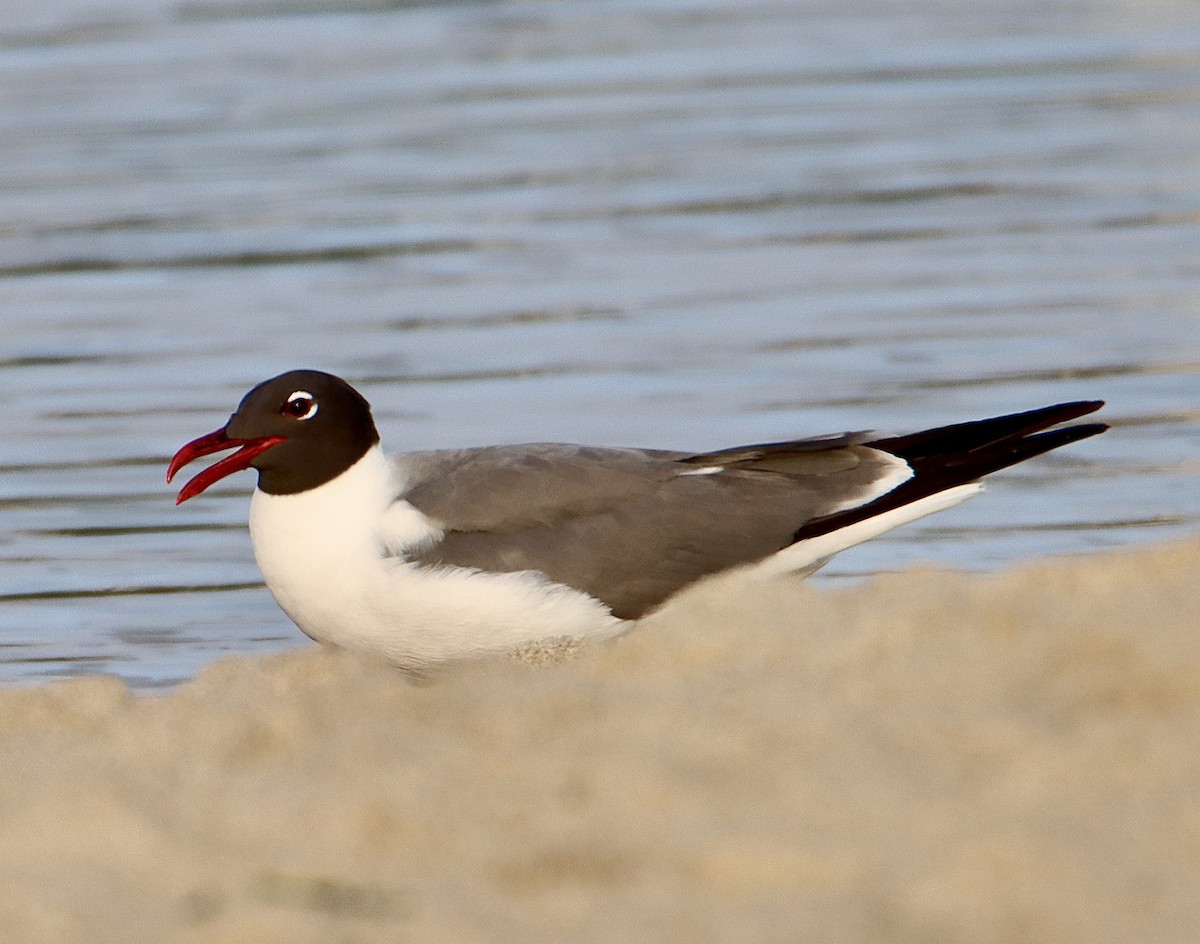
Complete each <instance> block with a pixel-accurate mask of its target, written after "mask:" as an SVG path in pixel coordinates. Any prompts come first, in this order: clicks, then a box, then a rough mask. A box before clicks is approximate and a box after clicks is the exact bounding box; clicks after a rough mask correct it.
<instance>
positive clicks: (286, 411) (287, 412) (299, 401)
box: [280, 390, 317, 420]
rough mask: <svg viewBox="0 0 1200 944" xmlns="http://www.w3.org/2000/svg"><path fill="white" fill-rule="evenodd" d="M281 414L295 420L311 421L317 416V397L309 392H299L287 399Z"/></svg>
mask: <svg viewBox="0 0 1200 944" xmlns="http://www.w3.org/2000/svg"><path fill="white" fill-rule="evenodd" d="M280 412H282V413H283V415H284V416H290V417H291V418H292V419H294V420H311V419H312V418H313V417H314V416H316V415H317V400H316V397H314V396H313V395H312V394H311V393H309V392H308V391H307V390H297V391H296V392H295V393H293V394H292V395H291V396H289V397H288V398H287V402H286V403H284V405H283V409H282V410H281V411H280Z"/></svg>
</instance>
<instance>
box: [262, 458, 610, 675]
mask: <svg viewBox="0 0 1200 944" xmlns="http://www.w3.org/2000/svg"><path fill="white" fill-rule="evenodd" d="M402 484H403V483H400V482H397V481H396V480H395V476H394V471H393V466H392V465H391V464H390V463H389V462H388V460H387V459H386V458H385V457H384V455H383V452H382V451H381V450H380V448H379V447H378V446H375V447H373V448H372V449H370V450H369V451H368V452H367V453H366V454H365V455H364V456H363V457H362V458H361V459H359V460H358V462H357V463H355V464H354V465H353V466H351V467H350V468H349V469H347V470H346V471H345V472H343V473H342V474H341V475H339V476H338V477H337V478H335V479H333V480H331V481H329V482H326V483H325V484H324V485H321V486H319V487H318V488H314V489H310V490H308V491H305V492H299V493H296V494H294V495H268V494H266V493H265V492H262V491H259V490H255V492H254V497H253V499H252V500H251V503H250V537H251V540H252V541H253V543H254V555H255V557H256V558H257V560H258V566H259V568H260V569H261V570H262V573H263V577H264V578H266V581H267V586H268V587H270V589H271V592H272V593H273V594H274V596H275V599H276V600H277V601H278V602H279V605H280V606H281V607H282V608H283V610H284V611H285V612H286V613H287V614H288V616H290V617H291V618H292V619H293V620H294V621H295V623H296V625H297V626H299V627H300V628H301V629H302V630H303V631H304V632H305V633H306V634H308V635H309V636H311V637H312V638H314V639H317V640H319V641H321V642H328V643H333V644H336V645H341V646H346V647H348V648H354V649H365V650H367V651H372V652H377V653H379V654H381V655H384V656H386V657H387V658H390V659H392V660H393V661H395V662H398V663H400V664H408V665H419V664H424V663H428V662H434V661H439V660H442V659H449V658H456V657H463V656H470V655H476V654H478V653H480V652H485V651H489V650H490V651H495V650H498V649H511V648H514V647H516V646H519V645H521V644H523V643H526V642H530V641H533V640H539V639H547V638H551V637H556V636H574V637H580V636H595V635H611V634H612V633H613V632H615V631H617V630H618V629H619V627H621V625H622V624H621V621H620V620H617V619H616V618H615V617H613V616H612V614H611V613H609V611H608V609H607V608H606V607H604V606H603V605H601V604H600V603H599V602H598V601H596V600H594V599H592V598H591V597H589V596H587V595H586V594H583V593H581V592H579V591H577V590H573V589H571V588H569V587H565V586H562V585H559V584H553V583H551V582H550V581H548V580H547V579H546V578H545V577H544V576H542V575H541V574H536V573H533V572H529V571H523V572H519V573H505V574H486V573H480V572H478V571H473V570H467V569H463V568H453V567H439V568H429V567H420V566H418V565H416V564H414V563H411V562H410V561H408V560H407V559H406V556H405V555H406V552H408V551H411V550H412V549H414V548H416V547H419V546H423V545H428V544H431V543H435V542H436V541H438V540H440V539H441V536H442V529H441V527H440V526H439V524H438V522H436V521H434V520H432V519H430V518H428V517H426V516H425V515H424V514H422V513H421V512H419V511H418V510H417V509H415V508H414V507H413V506H412V505H410V504H409V503H408V502H406V501H403V500H402V499H401V500H398V499H396V497H395V496H396V495H397V494H399V493H400V491H401V486H402Z"/></svg>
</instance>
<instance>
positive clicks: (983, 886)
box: [0, 543, 1200, 944]
mask: <svg viewBox="0 0 1200 944" xmlns="http://www.w3.org/2000/svg"><path fill="white" fill-rule="evenodd" d="M1198 556H1200V545H1197V544H1194V543H1193V544H1187V545H1181V546H1180V545H1177V546H1171V547H1163V548H1158V549H1152V550H1145V551H1138V552H1127V553H1123V554H1119V555H1113V556H1107V557H1092V558H1086V559H1078V560H1068V561H1052V562H1041V563H1037V564H1034V565H1030V566H1026V567H1023V568H1021V569H1019V570H1014V571H1012V572H1008V573H1003V574H1000V575H996V576H968V575H961V574H951V573H942V572H933V571H923V570H913V571H907V572H904V573H900V574H895V575H890V576H886V577H881V578H876V579H874V580H872V581H871V582H870V583H868V584H866V585H865V586H860V587H854V588H846V589H844V590H839V591H835V592H830V591H822V590H818V589H814V588H812V587H808V586H805V585H804V584H802V583H792V582H780V583H777V584H773V585H769V586H767V587H765V588H764V587H750V586H746V585H745V584H741V583H739V581H738V579H737V578H736V577H729V578H723V579H721V580H718V581H714V582H711V583H709V584H707V585H703V586H701V587H699V588H697V589H696V590H695V591H693V592H691V593H689V594H688V595H687V596H685V597H683V598H681V599H680V600H679V601H678V603H677V604H675V605H673V606H672V607H671V608H669V609H668V610H666V611H664V612H662V613H660V614H659V615H658V616H656V617H654V618H652V619H650V620H648V621H646V622H645V623H644V624H643V625H642V626H641V627H640V629H639V631H638V632H636V633H635V634H633V635H630V636H627V637H625V638H623V639H621V640H618V641H617V642H615V643H610V644H607V645H605V646H603V647H595V648H588V649H586V650H584V651H581V652H578V653H574V654H571V656H570V657H569V658H566V659H565V660H564V659H558V658H555V656H556V653H553V652H551V653H547V654H538V653H534V654H530V655H531V658H530V659H529V660H528V661H529V662H539V661H541V662H543V664H542V665H540V666H535V665H531V664H524V663H518V662H509V661H502V662H496V663H492V664H486V665H473V666H467V667H461V668H458V669H456V670H454V671H450V672H445V673H442V674H441V675H439V676H437V677H435V678H432V679H428V680H425V681H423V682H420V683H414V682H413V681H412V680H410V679H408V678H406V677H404V676H402V675H400V674H398V673H397V672H395V671H394V670H392V669H390V668H388V667H387V666H385V665H381V664H378V663H375V662H371V661H367V660H364V659H361V658H357V657H353V656H348V655H345V654H340V653H336V652H330V651H323V650H321V649H319V648H317V647H315V646H314V647H312V648H310V649H306V650H303V651H300V652H294V653H290V654H286V655H281V656H274V657H265V658H264V657H257V658H232V659H228V660H224V661H221V662H218V663H215V664H213V665H212V666H211V667H210V668H209V669H208V670H207V671H205V672H204V673H203V674H202V675H201V676H200V677H199V678H198V679H196V680H194V681H193V682H191V683H189V684H186V685H184V686H182V687H180V688H179V689H177V690H175V691H173V692H171V693H169V694H166V695H162V696H155V697H148V696H138V697H135V696H133V695H131V694H130V693H129V692H128V691H127V690H126V689H125V687H124V686H123V685H122V684H121V683H119V682H117V681H115V680H113V679H106V678H102V677H93V678H85V679H80V680H75V681H70V682H63V683H56V684H53V685H48V686H45V687H40V688H29V689H19V690H9V691H6V692H3V693H0V767H2V769H3V776H2V777H0V810H3V816H2V817H0V848H3V850H4V853H3V856H2V857H0V927H3V928H4V929H5V930H4V935H3V936H4V939H5V941H7V942H13V944H19V942H41V941H46V942H49V941H53V942H58V944H62V942H73V941H79V942H89V944H99V942H107V941H114V942H116V941H121V942H129V941H155V942H168V941H206V942H208V941H212V942H252V941H253V942H271V941H280V942H283V941H287V942H302V941H314V942H315V941H396V940H420V941H493V942H495V941H513V942H517V941H523V942H527V941H618V940H621V941H628V940H655V941H758V942H762V941H796V940H819V941H825V942H831V941H832V942H836V941H854V942H875V941H879V942H883V941H887V942H909V941H912V942H918V941H920V942H927V941H955V942H1014V941H1022V942H1039V941H1045V942H1054V944H1069V942H1076V941H1077V942H1085V941H1086V942H1092V944H1095V942H1104V941H1112V942H1129V941H1142V942H1150V941H1153V942H1159V944H1162V942H1172V941H1178V942H1181V944H1182V942H1191V941H1194V940H1196V936H1197V933H1200V868H1197V866H1200V780H1198V777H1197V774H1198V770H1197V767H1198V764H1197V758H1198V757H1200V624H1198V623H1200V621H1198V619H1197V616H1196V614H1197V612H1200V589H1198V588H1197V580H1196V561H1197V558H1198ZM539 655H546V656H548V658H545V659H540V658H538V656H539ZM547 663H548V664H547Z"/></svg>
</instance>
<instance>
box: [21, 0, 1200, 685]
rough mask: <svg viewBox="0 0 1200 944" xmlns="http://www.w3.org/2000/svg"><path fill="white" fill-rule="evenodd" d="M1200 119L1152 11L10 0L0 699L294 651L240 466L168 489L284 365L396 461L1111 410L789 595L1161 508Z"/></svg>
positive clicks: (1184, 353)
mask: <svg viewBox="0 0 1200 944" xmlns="http://www.w3.org/2000/svg"><path fill="white" fill-rule="evenodd" d="M901 6H903V9H900V7H901ZM1198 106H1200V6H1197V5H1195V4H1193V3H1191V2H1190V0H1189V2H1183V0H1177V2H1172V0H1164V2H1162V3H1158V4H1155V5H1154V6H1153V7H1152V8H1146V7H1145V5H1142V4H1135V3H1133V2H1131V0H1127V2H1125V3H1116V2H1081V0H1072V2H1068V0H1046V2H1039V3H1036V4H1034V3H1022V2H1016V0H1012V2H1010V0H994V2H990V3H988V4H967V3H961V2H955V3H938V2H929V3H922V2H918V3H914V4H905V5H898V4H893V3H890V2H885V0H873V2H853V3H834V2H828V0H827V2H821V3H817V2H776V3H771V2H765V0H763V2H759V0H741V2H739V3H737V4H730V3H721V2H716V0H708V2H701V0H695V2H636V3H635V2H589V3H586V4H580V3H571V2H561V3H559V2H512V3H500V2H497V3H446V4H419V3H415V4H384V3H372V2H366V0H364V2H354V0H346V2H321V0H314V2H300V0H291V2H283V0H211V2H204V0H192V2H187V0H125V2H121V0H114V2H109V3H105V2H101V0H71V2H48V3H38V4H34V3H32V2H27V0H19V2H17V3H16V4H15V8H14V10H13V11H12V12H11V13H9V14H6V21H5V22H3V23H0V329H2V330H0V404H2V405H3V408H4V416H5V426H4V428H5V433H6V435H5V436H4V439H3V445H2V452H0V683H13V682H22V683H24V682H30V681H36V680H39V679H43V678H47V677H55V676H62V675H70V674H77V673H83V672H94V671H104V672H110V673H115V674H117V675H119V676H121V677H123V678H125V679H127V680H128V681H129V682H130V683H131V684H134V685H136V686H140V687H147V688H149V687H154V686H161V685H165V684H170V683H172V682H175V681H178V680H179V679H182V678H187V677H188V676H190V675H192V674H193V673H194V672H195V671H196V670H197V669H198V668H199V667H200V666H202V665H203V664H204V663H206V662H208V661H210V660H211V659H213V658H215V657H216V656H218V655H220V654H223V653H228V652H247V651H269V650H275V649H279V648H281V647H288V646H297V645H304V644H306V640H304V638H303V637H302V636H301V635H300V634H299V632H298V631H297V630H296V629H295V628H294V627H293V626H292V625H291V624H290V623H289V622H288V620H287V619H286V617H284V616H283V614H282V613H281V612H280V611H278V610H277V609H276V607H275V605H274V603H273V602H272V601H271V599H270V596H269V594H267V592H266V591H265V590H264V589H262V588H261V586H260V585H259V577H258V573H257V571H256V569H255V567H254V563H253V559H252V557H251V554H250V548H249V541H248V538H247V536H246V533H245V514H246V494H247V493H248V490H249V488H250V487H251V484H252V482H251V478H250V476H249V475H243V476H240V477H238V478H236V479H233V480H229V481H228V482H226V483H222V487H220V488H218V489H214V490H213V491H212V492H211V493H209V494H207V495H206V496H205V497H204V498H202V499H199V500H197V501H194V502H189V503H188V504H187V505H185V506H183V507H181V508H178V509H177V508H175V507H174V505H173V503H172V502H173V495H174V491H175V490H174V489H173V488H169V487H167V486H166V485H165V483H164V482H163V473H164V470H165V463H166V460H167V458H168V457H169V455H170V454H171V453H172V452H174V450H175V449H176V448H177V446H178V445H179V444H181V443H182V442H184V441H185V440H188V439H191V438H193V437H195V436H197V435H200V434H201V433H205V432H208V431H209V430H211V429H214V428H216V427H217V426H219V425H221V424H222V423H223V421H224V419H225V417H226V416H227V415H228V413H229V412H230V411H231V410H232V409H233V407H234V405H235V404H236V402H237V400H238V399H239V397H240V396H241V394H242V393H243V392H244V391H245V390H246V389H247V388H248V387H249V386H251V385H252V384H254V383H256V382H257V381H258V380H261V379H263V378H265V377H268V376H270V375H272V374H274V373H277V372H279V371H281V370H284V369H287V368H291V367H297V366H313V367H320V368H323V369H327V370H332V371H334V372H336V373H339V374H342V375H343V376H346V377H347V378H349V379H351V380H352V381H354V382H356V383H358V384H359V385H360V387H361V388H362V389H363V390H364V392H365V393H366V394H367V395H368V397H369V398H370V399H371V401H372V402H373V403H374V404H375V407H376V411H377V415H378V418H379V421H380V426H381V428H382V431H383V435H384V438H385V445H386V446H388V447H389V448H390V449H392V450H402V449H407V448H430V447H437V446H451V445H466V444H485V443H494V442H513V441H524V440H553V439H562V440H572V441H585V442H598V443H610V444H629V445H649V446H670V447H681V448H689V449H691V448H694V449H703V448H706V447H714V448H715V447H718V446H727V445H732V444H737V443H742V442H752V441H756V440H764V439H779V438H785V437H789V436H795V435H805V434H813V433H820V432H827V431H833V430H842V429H856V428H881V429H890V430H895V431H905V430H910V429H914V428H918V427H921V426H925V425H930V424H936V423H940V422H953V421H957V420H962V419H970V418H975V417H978V416H985V415H989V414H995V413H1002V412H1007V411H1010V410H1014V409H1021V408H1027V407H1033V406H1038V405H1042V404H1044V403H1048V402H1054V401H1058V400H1064V399H1072V398H1081V397H1086V398H1092V397H1101V398H1106V399H1108V400H1109V401H1110V407H1109V408H1108V410H1107V411H1106V416H1107V418H1108V419H1109V421H1110V422H1113V423H1114V424H1115V428H1114V430H1113V431H1112V432H1110V433H1109V434H1107V435H1105V436H1103V437H1101V438H1099V439H1096V440H1091V441H1089V442H1086V443H1083V444H1080V445H1077V446H1074V447H1072V448H1070V449H1069V450H1063V451H1062V452H1059V453H1056V454H1054V455H1053V456H1049V457H1046V458H1043V459H1040V460H1038V461H1036V462H1033V463H1029V464H1028V465H1026V466H1022V467H1021V468H1019V469H1015V470H1012V471H1011V472H1008V473H1004V474H1002V475H998V476H996V477H995V479H994V483H993V486H992V488H991V489H990V491H989V494H988V495H987V496H985V497H984V498H982V499H979V500H977V501H973V502H971V503H968V504H967V505H964V506H962V507H961V508H959V509H956V510H954V511H952V512H948V513H946V514H943V515H940V516H938V517H936V518H933V519H928V520H927V521H925V522H923V523H922V524H920V525H918V526H914V527H909V528H907V529H905V530H903V531H900V532H896V533H894V534H892V535H889V536H887V537H885V538H883V539H881V540H879V541H876V542H873V543H872V544H871V545H868V546H866V547H863V548H860V549H858V550H856V551H853V552H851V553H848V554H846V555H843V556H842V557H840V558H839V559H838V560H837V561H836V562H835V564H834V565H832V566H831V567H830V568H829V569H828V570H827V571H826V572H825V576H824V577H823V578H822V579H824V580H827V581H829V582H837V581H844V580H847V579H853V578H856V577H860V576H862V575H864V574H869V573H873V572H877V571H881V570H889V569H893V568H898V567H902V566H905V565H907V564H910V563H913V562H915V561H933V562H935V563H942V564H950V565H954V566H959V567H966V568H971V569H978V570H990V569H994V568H999V567H1001V566H1004V565H1006V564H1010V563H1012V562H1014V561H1020V560H1025V559H1030V558H1036V557H1040V556H1044V555H1051V554H1063V553H1080V552H1092V551H1097V550H1103V549H1108V548H1115V547H1121V546H1126V545H1136V544H1142V543H1148V542H1153V541H1159V540H1165V539H1170V538H1176V537H1181V536H1184V535H1191V534H1194V533H1196V531H1197V530H1198V527H1197V525H1198V520H1200V499H1198V498H1197V495H1198V488H1197V486H1198V484H1200V483H1198V481H1197V479H1198V476H1200V459H1198V455H1200V394H1198V392H1197V391H1198V386H1197V375H1198V373H1200V254H1198V250H1197V247H1198V246H1200V191H1198V190H1197V188H1196V155H1197V154H1198V153H1200V122H1197V121H1196V115H1197V113H1198V112H1197V108H1198Z"/></svg>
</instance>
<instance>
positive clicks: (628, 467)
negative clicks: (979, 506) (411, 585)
mask: <svg viewBox="0 0 1200 944" xmlns="http://www.w3.org/2000/svg"><path fill="white" fill-rule="evenodd" d="M871 435H872V434H869V433H848V434H844V435H841V436H836V437H825V438H821V439H812V440H799V441H796V442H791V443H771V444H765V445H760V446H746V447H740V448H738V449H730V450H723V451H720V452H712V453H699V454H689V453H681V452H665V451H655V450H641V449H608V448H597V447H590V446H573V445H556V444H533V445H523V446H501V447H494V448H487V449H469V450H459V451H444V452H429V453H413V454H410V455H407V456H404V457H402V458H401V459H400V460H399V461H400V463H401V473H402V475H403V476H404V477H405V478H406V479H407V486H406V488H405V491H404V494H403V496H402V497H403V498H404V499H406V500H407V501H408V502H410V503H411V504H412V505H413V506H414V507H416V508H417V509H418V510H420V511H421V512H423V513H424V514H426V515H428V516H429V517H431V518H433V519H435V520H437V521H438V522H439V523H441V525H442V526H443V528H444V531H445V537H444V540H442V541H441V542H439V543H438V544H436V545H435V546H433V547H431V548H429V549H428V550H425V551H423V552H421V553H418V554H416V555H415V556H414V559H415V560H416V561H418V562H420V563H424V564H433V565H437V564H445V565H453V566H458V567H476V568H480V569H482V570H492V571H506V572H508V571H520V570H534V571H539V572H541V573H543V574H545V575H546V576H547V577H549V578H550V579H551V580H554V581H557V582H560V583H564V584H567V585H569V586H572V587H575V588H577V589H580V590H583V591H585V592H587V593H589V594H591V595H592V596H594V597H596V598H597V599H599V600H601V601H602V602H604V603H605V604H606V605H608V606H609V607H611V608H612V610H613V613H614V614H616V615H617V616H618V617H621V618H625V619H633V618H636V617H639V616H641V615H643V614H644V613H645V612H647V611H648V610H650V609H652V608H654V607H655V606H657V605H658V604H660V603H662V602H663V601H664V600H665V599H666V598H667V597H669V596H671V594H673V593H674V592H675V591H677V590H679V589H681V588H682V587H684V586H686V585H687V584H689V583H692V582H693V581H695V580H697V579H699V578H700V577H703V576H705V575H707V574H711V573H715V572H717V571H720V570H724V569H726V568H728V567H732V566H735V565H737V564H741V563H748V562H750V561H754V560H758V559H760V558H762V557H765V556H766V555H768V554H771V553H773V552H775V551H777V550H779V549H781V548H783V547H786V546H787V545H788V544H790V543H792V541H793V539H794V538H793V535H794V534H795V532H796V530H797V529H798V528H799V527H801V526H802V525H804V524H805V523H806V522H808V521H810V520H811V519H813V518H816V517H820V516H823V515H827V514H830V513H833V512H836V511H840V510H842V509H844V508H846V507H851V506H854V505H858V504H861V503H863V502H867V501H870V500H871V499H873V498H875V497H877V496H878V495H879V494H881V493H882V492H883V491H886V490H887V489H890V488H891V487H892V485H893V484H894V483H895V479H896V472H897V464H898V463H900V464H901V465H903V463H902V460H898V459H896V457H894V456H891V455H888V454H887V453H884V452H881V451H879V450H876V449H872V448H870V447H868V446H865V445H863V443H864V442H866V441H868V440H869V439H870V437H871ZM884 485H886V487H883V486H884Z"/></svg>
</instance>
